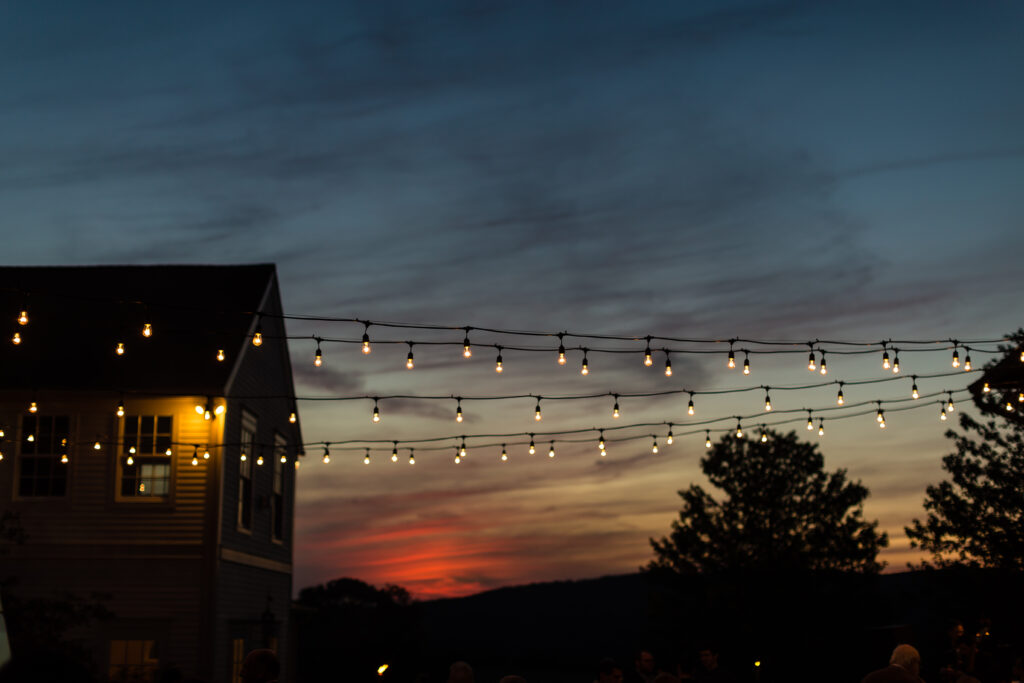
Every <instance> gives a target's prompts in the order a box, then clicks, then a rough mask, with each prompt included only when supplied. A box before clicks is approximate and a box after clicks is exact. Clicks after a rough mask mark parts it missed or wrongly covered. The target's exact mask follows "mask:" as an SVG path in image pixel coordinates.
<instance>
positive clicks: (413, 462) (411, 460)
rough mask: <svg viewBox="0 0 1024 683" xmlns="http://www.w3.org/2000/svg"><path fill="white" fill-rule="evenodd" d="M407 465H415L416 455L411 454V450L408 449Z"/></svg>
mask: <svg viewBox="0 0 1024 683" xmlns="http://www.w3.org/2000/svg"><path fill="white" fill-rule="evenodd" d="M409 464H410V465H415V464H416V455H415V454H414V453H413V452H412V449H411V448H410V449H409Z"/></svg>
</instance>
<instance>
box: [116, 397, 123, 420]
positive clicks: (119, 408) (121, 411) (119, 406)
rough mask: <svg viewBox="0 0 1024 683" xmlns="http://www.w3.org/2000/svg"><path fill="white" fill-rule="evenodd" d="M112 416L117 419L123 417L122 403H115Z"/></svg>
mask: <svg viewBox="0 0 1024 683" xmlns="http://www.w3.org/2000/svg"><path fill="white" fill-rule="evenodd" d="M114 414H115V415H117V416H118V417H124V401H118V402H117V409H116V410H115V411H114Z"/></svg>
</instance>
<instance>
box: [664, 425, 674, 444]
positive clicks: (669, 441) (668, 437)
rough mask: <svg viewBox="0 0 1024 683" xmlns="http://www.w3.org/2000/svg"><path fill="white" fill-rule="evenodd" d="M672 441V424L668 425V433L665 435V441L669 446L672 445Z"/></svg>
mask: <svg viewBox="0 0 1024 683" xmlns="http://www.w3.org/2000/svg"><path fill="white" fill-rule="evenodd" d="M672 441H673V439H672V425H669V426H668V435H667V436H666V437H665V443H667V444H668V445H669V446H671V445H672Z"/></svg>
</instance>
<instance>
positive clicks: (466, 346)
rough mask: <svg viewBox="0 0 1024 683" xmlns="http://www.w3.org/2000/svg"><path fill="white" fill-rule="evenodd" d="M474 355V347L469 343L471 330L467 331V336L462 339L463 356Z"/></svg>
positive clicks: (469, 356)
mask: <svg viewBox="0 0 1024 683" xmlns="http://www.w3.org/2000/svg"><path fill="white" fill-rule="evenodd" d="M472 356H473V349H472V348H471V347H470V345H469V331H468V330H467V331H466V338H465V339H463V340H462V357H463V358H471V357H472Z"/></svg>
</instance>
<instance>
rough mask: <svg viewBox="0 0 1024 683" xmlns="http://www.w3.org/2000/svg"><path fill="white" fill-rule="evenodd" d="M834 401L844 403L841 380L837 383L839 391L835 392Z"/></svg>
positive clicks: (839, 403)
mask: <svg viewBox="0 0 1024 683" xmlns="http://www.w3.org/2000/svg"><path fill="white" fill-rule="evenodd" d="M836 403H837V404H838V405H843V404H844V403H846V399H845V398H843V383H842V382H840V383H839V393H838V394H836Z"/></svg>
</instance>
